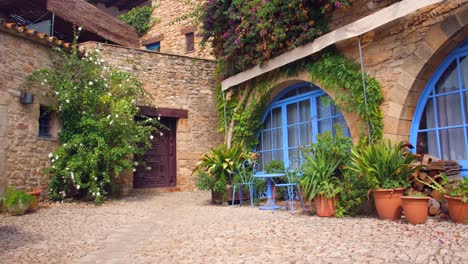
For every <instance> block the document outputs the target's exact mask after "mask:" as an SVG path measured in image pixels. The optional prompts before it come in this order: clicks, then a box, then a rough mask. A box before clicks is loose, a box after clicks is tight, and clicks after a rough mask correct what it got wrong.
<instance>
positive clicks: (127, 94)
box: [26, 50, 160, 203]
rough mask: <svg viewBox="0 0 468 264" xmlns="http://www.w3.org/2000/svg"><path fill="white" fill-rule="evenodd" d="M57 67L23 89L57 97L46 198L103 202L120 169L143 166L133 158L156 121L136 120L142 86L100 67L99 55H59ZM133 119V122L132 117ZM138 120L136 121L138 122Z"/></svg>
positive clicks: (41, 72)
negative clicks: (46, 89)
mask: <svg viewBox="0 0 468 264" xmlns="http://www.w3.org/2000/svg"><path fill="white" fill-rule="evenodd" d="M61 55H62V58H61V60H60V61H59V62H58V65H55V67H53V68H50V69H43V70H39V71H36V72H34V73H33V74H32V75H31V76H29V78H28V82H27V83H26V87H29V86H31V85H33V84H38V83H41V85H48V86H50V88H51V89H52V90H53V91H54V92H55V94H56V96H57V101H58V105H57V106H53V108H54V109H55V110H57V111H58V116H59V118H60V120H61V121H62V122H63V128H62V130H61V132H60V133H59V136H60V146H59V148H58V149H57V150H56V151H55V152H54V153H50V154H49V159H50V166H49V167H48V168H47V169H46V171H45V172H46V173H47V174H48V175H50V178H49V187H50V192H49V195H50V197H51V198H52V199H53V200H62V199H64V198H65V197H72V198H84V199H93V200H94V202H96V203H98V202H101V201H102V200H103V199H104V197H105V196H106V195H107V194H108V193H109V192H111V191H112V190H113V188H114V182H115V179H116V178H117V177H118V176H119V174H120V173H121V172H122V171H124V170H135V169H136V167H137V166H138V165H139V164H140V165H141V163H138V162H133V161H132V160H131V158H132V157H133V156H138V155H141V154H143V153H144V152H145V151H146V150H147V149H148V148H149V147H150V146H151V143H150V138H152V137H153V136H152V133H154V132H155V131H156V130H157V127H160V124H159V122H158V121H157V120H156V119H152V118H146V117H141V116H139V114H138V112H139V109H138V107H137V105H138V104H139V103H140V104H142V103H144V101H143V100H144V98H145V93H144V91H143V89H142V85H141V82H140V81H138V80H137V78H135V77H134V76H133V75H131V74H129V73H127V72H123V71H118V70H114V69H111V68H109V67H106V66H104V65H103V62H104V60H102V59H101V58H100V56H99V54H98V50H96V51H94V52H90V53H86V54H85V55H84V57H83V58H82V57H81V56H80V54H79V53H78V51H76V50H73V51H72V52H71V53H61ZM136 117H137V118H136ZM137 120H140V121H137Z"/></svg>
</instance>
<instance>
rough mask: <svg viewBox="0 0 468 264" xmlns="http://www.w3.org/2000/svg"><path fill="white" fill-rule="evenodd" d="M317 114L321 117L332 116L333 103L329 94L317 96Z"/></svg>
mask: <svg viewBox="0 0 468 264" xmlns="http://www.w3.org/2000/svg"><path fill="white" fill-rule="evenodd" d="M317 115H318V118H319V119H322V118H327V117H330V116H332V105H331V103H330V101H329V97H328V96H320V97H317Z"/></svg>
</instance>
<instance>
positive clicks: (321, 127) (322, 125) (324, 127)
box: [318, 119, 333, 134]
mask: <svg viewBox="0 0 468 264" xmlns="http://www.w3.org/2000/svg"><path fill="white" fill-rule="evenodd" d="M332 128H333V124H332V120H331V119H326V120H322V121H319V122H318V132H319V134H322V133H324V132H327V131H331V130H332Z"/></svg>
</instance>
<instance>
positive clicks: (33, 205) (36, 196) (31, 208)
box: [27, 189, 41, 212]
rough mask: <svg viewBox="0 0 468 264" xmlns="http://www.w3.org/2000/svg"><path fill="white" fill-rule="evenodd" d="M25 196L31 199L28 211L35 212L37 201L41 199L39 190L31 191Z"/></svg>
mask: <svg viewBox="0 0 468 264" xmlns="http://www.w3.org/2000/svg"><path fill="white" fill-rule="evenodd" d="M27 194H29V195H31V196H32V197H33V199H32V200H31V202H30V204H29V211H31V212H35V211H37V209H39V201H40V198H41V190H39V189H34V190H32V191H29V192H27Z"/></svg>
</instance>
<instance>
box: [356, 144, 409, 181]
mask: <svg viewBox="0 0 468 264" xmlns="http://www.w3.org/2000/svg"><path fill="white" fill-rule="evenodd" d="M404 152H405V151H404V148H403V143H399V144H392V143H391V142H390V141H384V140H382V141H380V142H377V143H374V144H371V145H364V146H361V147H360V148H356V149H352V150H351V164H350V166H349V169H351V170H353V171H355V172H358V173H360V174H361V175H362V176H364V177H366V178H367V180H368V181H369V186H370V187H371V188H372V189H379V188H384V189H386V188H391V189H393V188H398V187H406V186H407V185H408V184H409V182H408V177H409V176H410V175H411V173H412V172H413V171H414V169H415V167H414V166H413V165H412V163H413V161H414V155H413V154H412V153H406V154H405V153H404Z"/></svg>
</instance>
